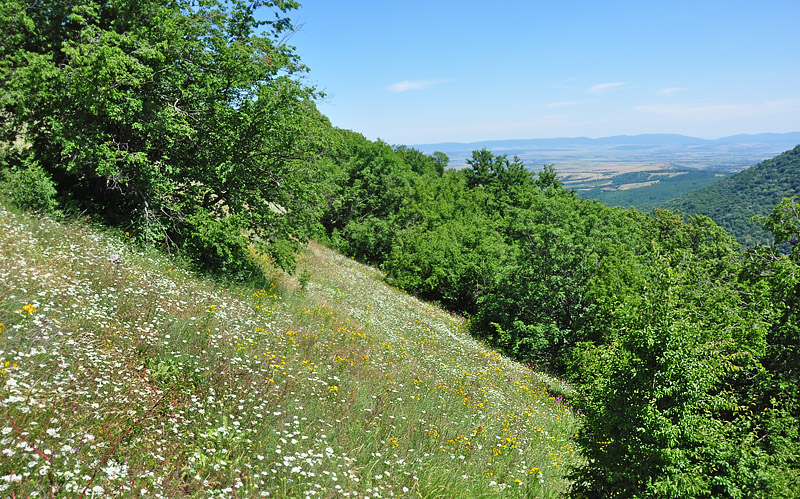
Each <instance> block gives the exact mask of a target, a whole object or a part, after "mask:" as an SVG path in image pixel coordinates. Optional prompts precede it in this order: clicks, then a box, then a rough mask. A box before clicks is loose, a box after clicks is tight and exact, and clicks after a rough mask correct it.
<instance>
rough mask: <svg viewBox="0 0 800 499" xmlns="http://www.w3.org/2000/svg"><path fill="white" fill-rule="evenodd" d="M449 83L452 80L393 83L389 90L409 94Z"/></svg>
mask: <svg viewBox="0 0 800 499" xmlns="http://www.w3.org/2000/svg"><path fill="white" fill-rule="evenodd" d="M448 81H450V80H417V81H410V80H403V81H400V82H397V83H392V84H391V85H389V87H388V89H389V90H391V91H392V92H396V93H400V92H408V91H409V90H422V89H424V88H428V87H432V86H434V85H439V84H441V83H447V82H448Z"/></svg>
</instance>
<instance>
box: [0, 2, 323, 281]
mask: <svg viewBox="0 0 800 499" xmlns="http://www.w3.org/2000/svg"><path fill="white" fill-rule="evenodd" d="M296 6H297V4H296V3H295V2H291V1H268V2H244V1H240V0H231V1H210V2H201V3H200V4H197V3H195V2H190V1H188V0H181V1H178V2H163V1H157V0H152V1H145V2H128V1H122V2H112V3H103V4H97V3H93V2H86V1H83V2H77V3H74V2H73V3H72V4H69V5H67V4H62V3H58V2H36V3H35V4H34V5H32V6H30V8H24V6H23V5H22V4H21V3H19V2H15V1H12V2H6V3H4V4H3V8H2V10H0V18H2V19H3V21H4V22H3V24H2V26H3V27H2V28H0V29H1V30H2V32H0V35H2V36H3V38H4V41H5V42H4V44H3V46H2V51H3V54H2V55H3V57H2V61H3V62H2V65H3V67H2V68H0V69H2V71H3V74H6V75H7V77H6V78H4V79H3V80H2V82H1V83H0V86H1V87H2V90H3V92H2V94H3V96H4V97H3V98H2V101H0V105H2V107H3V110H4V112H5V113H8V115H9V116H11V119H12V122H13V127H12V128H14V129H21V128H23V127H27V139H28V140H29V141H30V142H31V143H32V144H33V147H32V149H31V151H32V152H33V156H34V158H33V159H34V160H35V161H36V162H38V163H39V164H40V165H41V167H42V168H43V169H44V170H45V171H47V172H48V173H49V174H50V175H51V176H52V178H53V180H54V181H55V183H56V185H57V188H58V191H59V192H60V193H61V194H67V193H69V195H71V196H72V197H73V199H74V200H75V201H76V202H78V203H80V204H82V205H83V206H84V207H85V208H88V209H92V210H97V211H98V212H100V213H101V214H102V215H103V216H104V217H106V219H107V220H108V221H110V222H112V223H115V224H119V225H122V226H124V227H126V229H130V230H131V232H133V233H134V234H135V235H136V236H137V237H138V238H140V239H141V240H142V241H143V242H145V243H147V244H151V245H156V244H158V245H167V247H177V248H180V249H185V250H187V252H188V253H189V254H190V255H191V256H192V257H193V258H194V259H195V261H197V262H198V263H200V264H201V265H204V266H207V267H210V268H217V269H221V268H223V266H224V267H225V268H226V269H236V268H239V269H242V268H246V267H247V266H248V264H247V261H248V260H247V259H246V258H241V256H242V254H243V248H245V247H247V246H250V245H252V246H253V247H254V248H255V249H256V250H258V251H263V252H267V253H269V254H270V255H271V256H272V257H273V260H274V261H275V262H276V263H278V264H279V265H282V266H284V267H285V268H291V266H292V261H293V258H290V257H289V258H287V255H285V254H282V253H281V252H280V251H279V250H280V248H283V247H285V246H287V245H288V246H290V247H294V248H296V247H297V246H298V245H299V243H301V242H303V241H304V240H305V238H306V237H307V236H308V235H309V234H310V233H311V231H312V230H313V227H314V226H315V220H316V218H317V216H318V205H319V201H320V197H319V192H318V184H319V182H318V177H319V174H318V172H317V170H316V169H315V168H313V167H312V163H311V161H310V160H313V159H314V158H315V157H316V156H317V154H318V151H320V148H321V147H322V146H323V145H324V140H325V137H326V130H327V129H328V127H329V125H328V123H327V120H326V119H325V118H324V117H322V116H321V115H320V114H319V113H318V112H317V111H316V109H315V108H314V105H313V103H312V99H313V98H314V96H315V93H314V91H313V89H312V88H310V87H309V86H307V85H305V84H304V83H303V82H302V79H301V76H302V72H303V70H304V68H303V66H302V65H301V64H300V63H299V60H298V58H297V56H296V54H294V53H293V52H292V50H291V48H290V47H288V46H287V45H285V44H284V43H282V42H281V37H282V36H283V35H284V34H285V33H286V32H287V31H289V30H291V29H292V28H291V25H290V23H289V21H288V18H286V17H283V16H282V14H284V13H285V12H287V11H288V10H290V9H292V8H294V7H296ZM258 7H266V8H268V9H271V10H273V12H274V14H275V15H274V17H273V19H272V20H268V21H257V20H256V17H255V12H254V10H255V9H256V8H258ZM265 17H269V16H265Z"/></svg>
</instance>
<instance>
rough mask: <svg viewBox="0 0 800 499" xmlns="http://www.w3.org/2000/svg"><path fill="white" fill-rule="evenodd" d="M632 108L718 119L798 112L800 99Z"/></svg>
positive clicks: (673, 114) (671, 114)
mask: <svg viewBox="0 0 800 499" xmlns="http://www.w3.org/2000/svg"><path fill="white" fill-rule="evenodd" d="M633 109H634V110H635V111H639V112H643V113H649V114H655V115H658V116H665V117H669V118H681V119H696V120H719V119H734V118H747V117H755V116H770V115H778V114H787V113H798V112H800V99H786V100H778V101H767V102H764V103H761V104H697V105H688V104H646V105H641V106H636V107H634V108H633Z"/></svg>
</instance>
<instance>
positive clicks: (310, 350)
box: [0, 205, 581, 498]
mask: <svg viewBox="0 0 800 499" xmlns="http://www.w3.org/2000/svg"><path fill="white" fill-rule="evenodd" d="M0 228H1V229H0V230H1V231H2V233H3V237H2V238H0V323H1V325H0V362H1V363H2V366H0V404H2V407H0V410H2V421H1V422H0V453H2V459H0V493H2V495H3V496H6V497H37V496H38V497H55V496H58V497H134V496H141V497H254V496H256V497H257V496H261V497H308V496H319V497H329V496H341V497H425V498H432V497H504V496H508V497H556V496H559V495H560V494H561V493H563V492H565V491H566V490H567V487H568V482H567V481H566V479H565V478H564V477H565V475H566V473H567V471H568V469H569V467H570V465H572V464H574V463H576V462H577V460H578V459H579V457H578V451H577V449H576V446H575V443H574V442H573V440H572V438H573V436H574V435H575V433H576V431H577V428H578V427H579V425H580V420H581V416H580V414H579V413H576V410H575V409H574V408H573V407H572V406H571V405H570V403H569V401H568V399H565V398H562V396H563V395H567V396H568V395H570V394H571V393H572V390H571V388H570V387H569V386H568V385H566V384H565V383H564V382H561V381H559V380H557V379H555V378H553V377H551V376H548V375H547V374H545V373H543V372H540V371H538V370H536V369H535V368H532V367H531V366H527V365H523V364H520V363H517V362H513V361H511V360H509V359H508V358H506V357H504V356H503V355H501V354H499V353H498V352H496V351H494V350H492V349H490V348H488V347H487V346H485V345H483V344H481V343H479V342H477V341H475V340H474V339H472V338H471V337H470V336H469V335H468V334H467V333H466V332H465V320H464V319H463V318H462V317H460V316H458V315H456V314H452V313H449V312H448V311H446V310H443V309H441V308H437V307H436V306H433V305H431V304H428V303H425V302H423V301H420V300H418V299H416V298H414V297H412V296H409V295H407V294H405V293H404V292H402V291H400V290H398V289H396V288H393V287H390V286H388V285H386V284H385V283H384V281H383V275H382V274H381V273H380V272H378V271H377V270H374V269H372V268H370V267H367V266H364V265H361V264H359V263H356V262H354V261H353V260H350V259H347V258H345V257H343V256H341V255H339V254H337V253H335V252H333V251H332V250H330V249H327V248H324V247H322V246H319V245H316V244H311V245H310V246H309V247H308V248H307V250H306V251H305V252H304V253H303V254H302V256H301V257H300V261H299V267H298V273H297V276H299V278H297V277H292V276H289V275H288V274H285V273H283V272H282V271H278V270H272V271H271V274H270V275H271V279H269V280H265V281H264V282H263V283H262V285H249V284H248V285H244V284H232V283H230V282H223V281H222V280H219V279H212V278H209V277H203V276H201V275H198V274H195V273H192V272H191V271H189V270H187V268H186V267H185V266H184V265H182V264H181V263H180V262H179V261H176V260H174V259H170V258H169V257H168V256H165V255H163V254H158V253H156V252H153V251H150V252H141V251H137V250H135V249H134V246H133V245H131V244H130V241H129V239H128V238H127V237H126V235H125V234H124V233H121V232H119V231H114V230H110V229H99V228H97V227H96V226H95V225H94V224H92V223H89V222H87V221H86V220H71V221H64V222H59V221H53V220H52V219H49V218H46V217H42V216H38V215H32V214H27V213H23V212H18V211H15V210H12V209H11V208H9V207H8V206H5V205H3V206H2V208H0ZM555 394H558V396H556V395H555Z"/></svg>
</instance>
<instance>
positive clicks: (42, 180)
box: [0, 161, 58, 213]
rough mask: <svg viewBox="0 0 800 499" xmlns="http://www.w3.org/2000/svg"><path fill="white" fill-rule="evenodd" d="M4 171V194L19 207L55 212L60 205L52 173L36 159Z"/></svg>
mask: <svg viewBox="0 0 800 499" xmlns="http://www.w3.org/2000/svg"><path fill="white" fill-rule="evenodd" d="M26 163H27V164H25V165H24V166H21V167H18V168H12V169H10V170H8V171H7V172H4V173H3V174H4V176H5V180H4V185H3V189H2V190H3V191H4V192H3V194H4V195H6V196H8V198H9V199H10V200H11V202H12V203H14V205H16V206H17V207H18V208H22V209H26V210H33V211H38V212H42V213H53V212H54V211H55V210H56V208H57V207H58V203H57V201H56V189H55V187H54V186H53V181H52V180H51V179H50V175H48V173H47V172H46V171H44V169H43V168H42V167H41V166H39V164H38V163H37V162H35V161H26ZM0 173H2V172H0Z"/></svg>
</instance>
